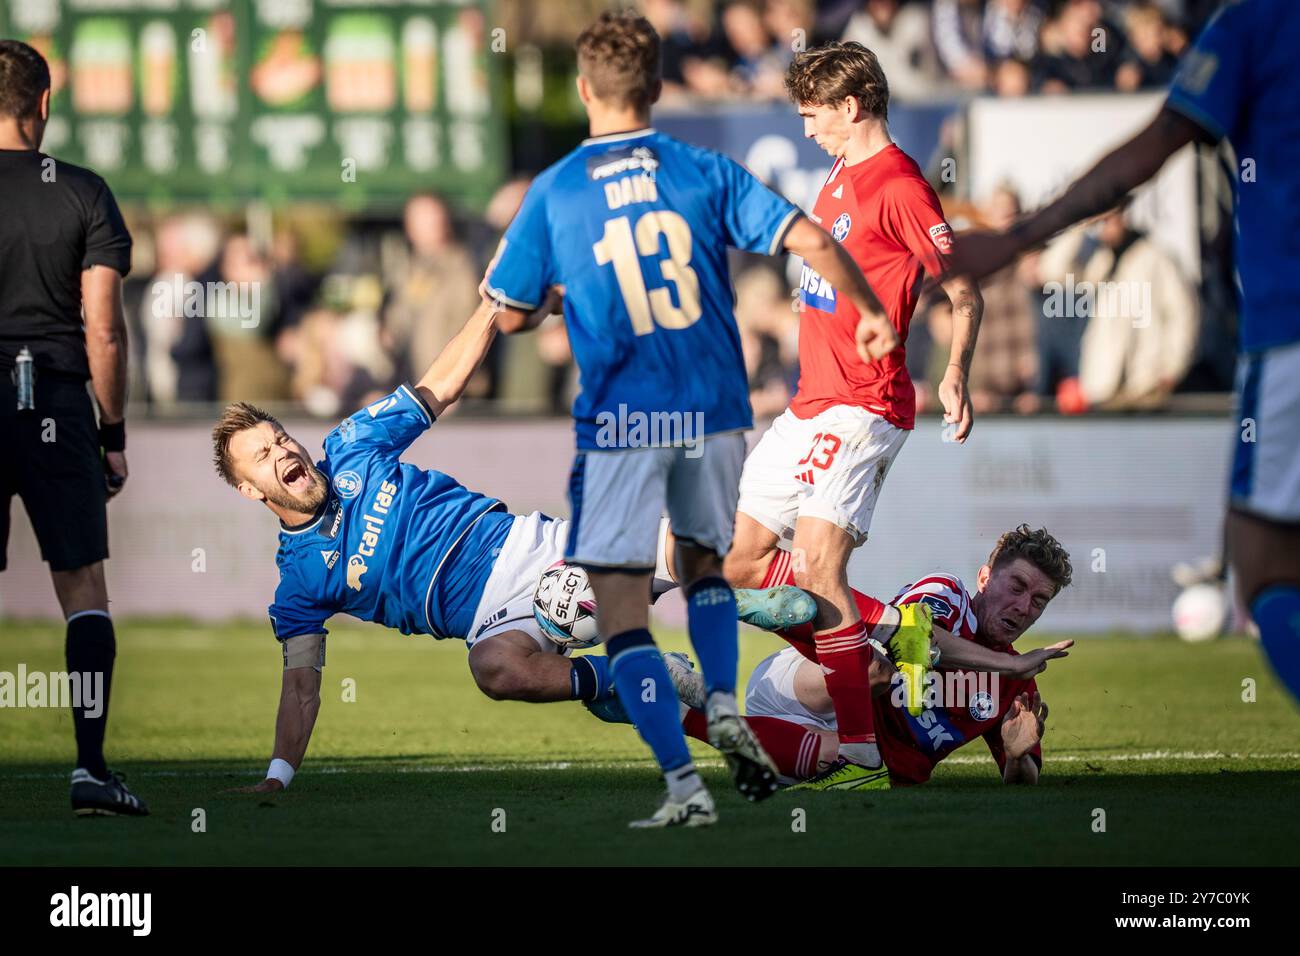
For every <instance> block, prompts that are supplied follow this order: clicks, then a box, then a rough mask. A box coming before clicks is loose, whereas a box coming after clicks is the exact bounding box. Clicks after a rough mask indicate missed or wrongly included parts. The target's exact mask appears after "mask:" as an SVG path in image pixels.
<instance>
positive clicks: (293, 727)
mask: <svg viewBox="0 0 1300 956" xmlns="http://www.w3.org/2000/svg"><path fill="white" fill-rule="evenodd" d="M324 641H325V635H324V634H302V635H299V636H297V637H291V638H288V639H287V640H285V642H284V677H283V679H282V681H281V684H280V709H279V711H278V712H277V713H276V716H275V750H274V752H273V753H272V754H271V767H270V769H269V770H268V771H267V776H266V779H265V780H263V781H262V782H261V783H259V784H255V785H254V786H250V787H236V788H234V789H232V790H228V791H226V792H227V793H276V792H277V791H280V790H283V789H284V788H285V787H286V786H287V781H286V780H284V779H282V778H289V779H292V777H293V773H294V772H295V771H297V769H298V768H299V767H301V766H302V760H303V757H305V756H306V754H307V744H308V742H309V741H310V740H311V732H312V728H314V727H315V726H316V715H317V714H318V713H320V680H321V667H322V666H323V664H324ZM277 768H279V769H277Z"/></svg>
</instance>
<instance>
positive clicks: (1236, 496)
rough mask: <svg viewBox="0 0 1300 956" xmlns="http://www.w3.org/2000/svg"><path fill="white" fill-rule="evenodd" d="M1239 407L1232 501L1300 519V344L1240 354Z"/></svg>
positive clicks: (1264, 513)
mask: <svg viewBox="0 0 1300 956" xmlns="http://www.w3.org/2000/svg"><path fill="white" fill-rule="evenodd" d="M1237 412H1238V414H1237V416H1236V419H1237V420H1236V422H1235V428H1236V435H1235V436H1234V439H1235V442H1236V445H1235V454H1234V456H1233V462H1232V504H1233V506H1234V507H1236V508H1238V509H1240V510H1242V511H1245V512H1246V513H1248V514H1251V515H1255V516H1256V517H1260V518H1267V519H1269V520H1271V521H1281V522H1286V523H1297V522H1300V343H1296V344H1294V345H1286V346H1282V347H1280V348H1274V349H1268V350H1267V351H1264V352H1256V353H1253V354H1246V355H1243V356H1242V357H1241V361H1240V362H1239V364H1238V367H1237Z"/></svg>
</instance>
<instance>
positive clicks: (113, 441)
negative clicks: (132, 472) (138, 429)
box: [99, 419, 126, 451]
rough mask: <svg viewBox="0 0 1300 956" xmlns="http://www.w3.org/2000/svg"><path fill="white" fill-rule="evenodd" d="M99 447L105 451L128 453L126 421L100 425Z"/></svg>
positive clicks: (101, 423)
mask: <svg viewBox="0 0 1300 956" xmlns="http://www.w3.org/2000/svg"><path fill="white" fill-rule="evenodd" d="M99 447H100V448H102V449H104V451H126V421H125V419H124V420H122V421H120V422H114V423H113V424H111V425H110V424H109V423H108V422H100V423H99Z"/></svg>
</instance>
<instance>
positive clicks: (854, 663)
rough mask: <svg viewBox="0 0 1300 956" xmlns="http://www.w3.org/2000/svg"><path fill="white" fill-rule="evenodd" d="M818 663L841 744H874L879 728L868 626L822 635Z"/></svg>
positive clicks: (855, 625) (818, 641) (852, 626)
mask: <svg viewBox="0 0 1300 956" xmlns="http://www.w3.org/2000/svg"><path fill="white" fill-rule="evenodd" d="M814 640H815V642H816V644H817V660H818V662H819V663H820V664H821V666H822V671H823V673H825V675H826V690H827V692H828V693H830V695H831V702H832V703H833V704H834V705H835V721H836V724H837V726H838V728H839V732H840V742H841V743H846V744H871V743H875V742H876V728H875V721H874V720H873V715H872V710H871V674H870V670H871V652H872V648H871V645H870V644H869V643H867V625H866V624H865V623H864V622H863V621H855V622H853V623H852V624H850V625H849V626H848V627H843V628H840V629H839V630H838V631H830V632H828V633H825V634H818V635H816V637H815V638H814Z"/></svg>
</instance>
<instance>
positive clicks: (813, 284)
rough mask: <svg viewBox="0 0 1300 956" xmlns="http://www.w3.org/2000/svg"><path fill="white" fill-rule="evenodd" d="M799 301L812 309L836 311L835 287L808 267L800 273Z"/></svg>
mask: <svg viewBox="0 0 1300 956" xmlns="http://www.w3.org/2000/svg"><path fill="white" fill-rule="evenodd" d="M799 301H800V302H802V303H803V304H804V305H805V306H807V307H808V308H810V309H817V310H818V311H821V312H834V311H835V287H834V286H833V285H831V284H830V283H829V282H827V281H826V280H825V279H823V278H822V277H821V275H820V274H818V273H817V271H816V270H814V269H810V268H809V267H808V266H804V267H803V271H802V272H800V273H799Z"/></svg>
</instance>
